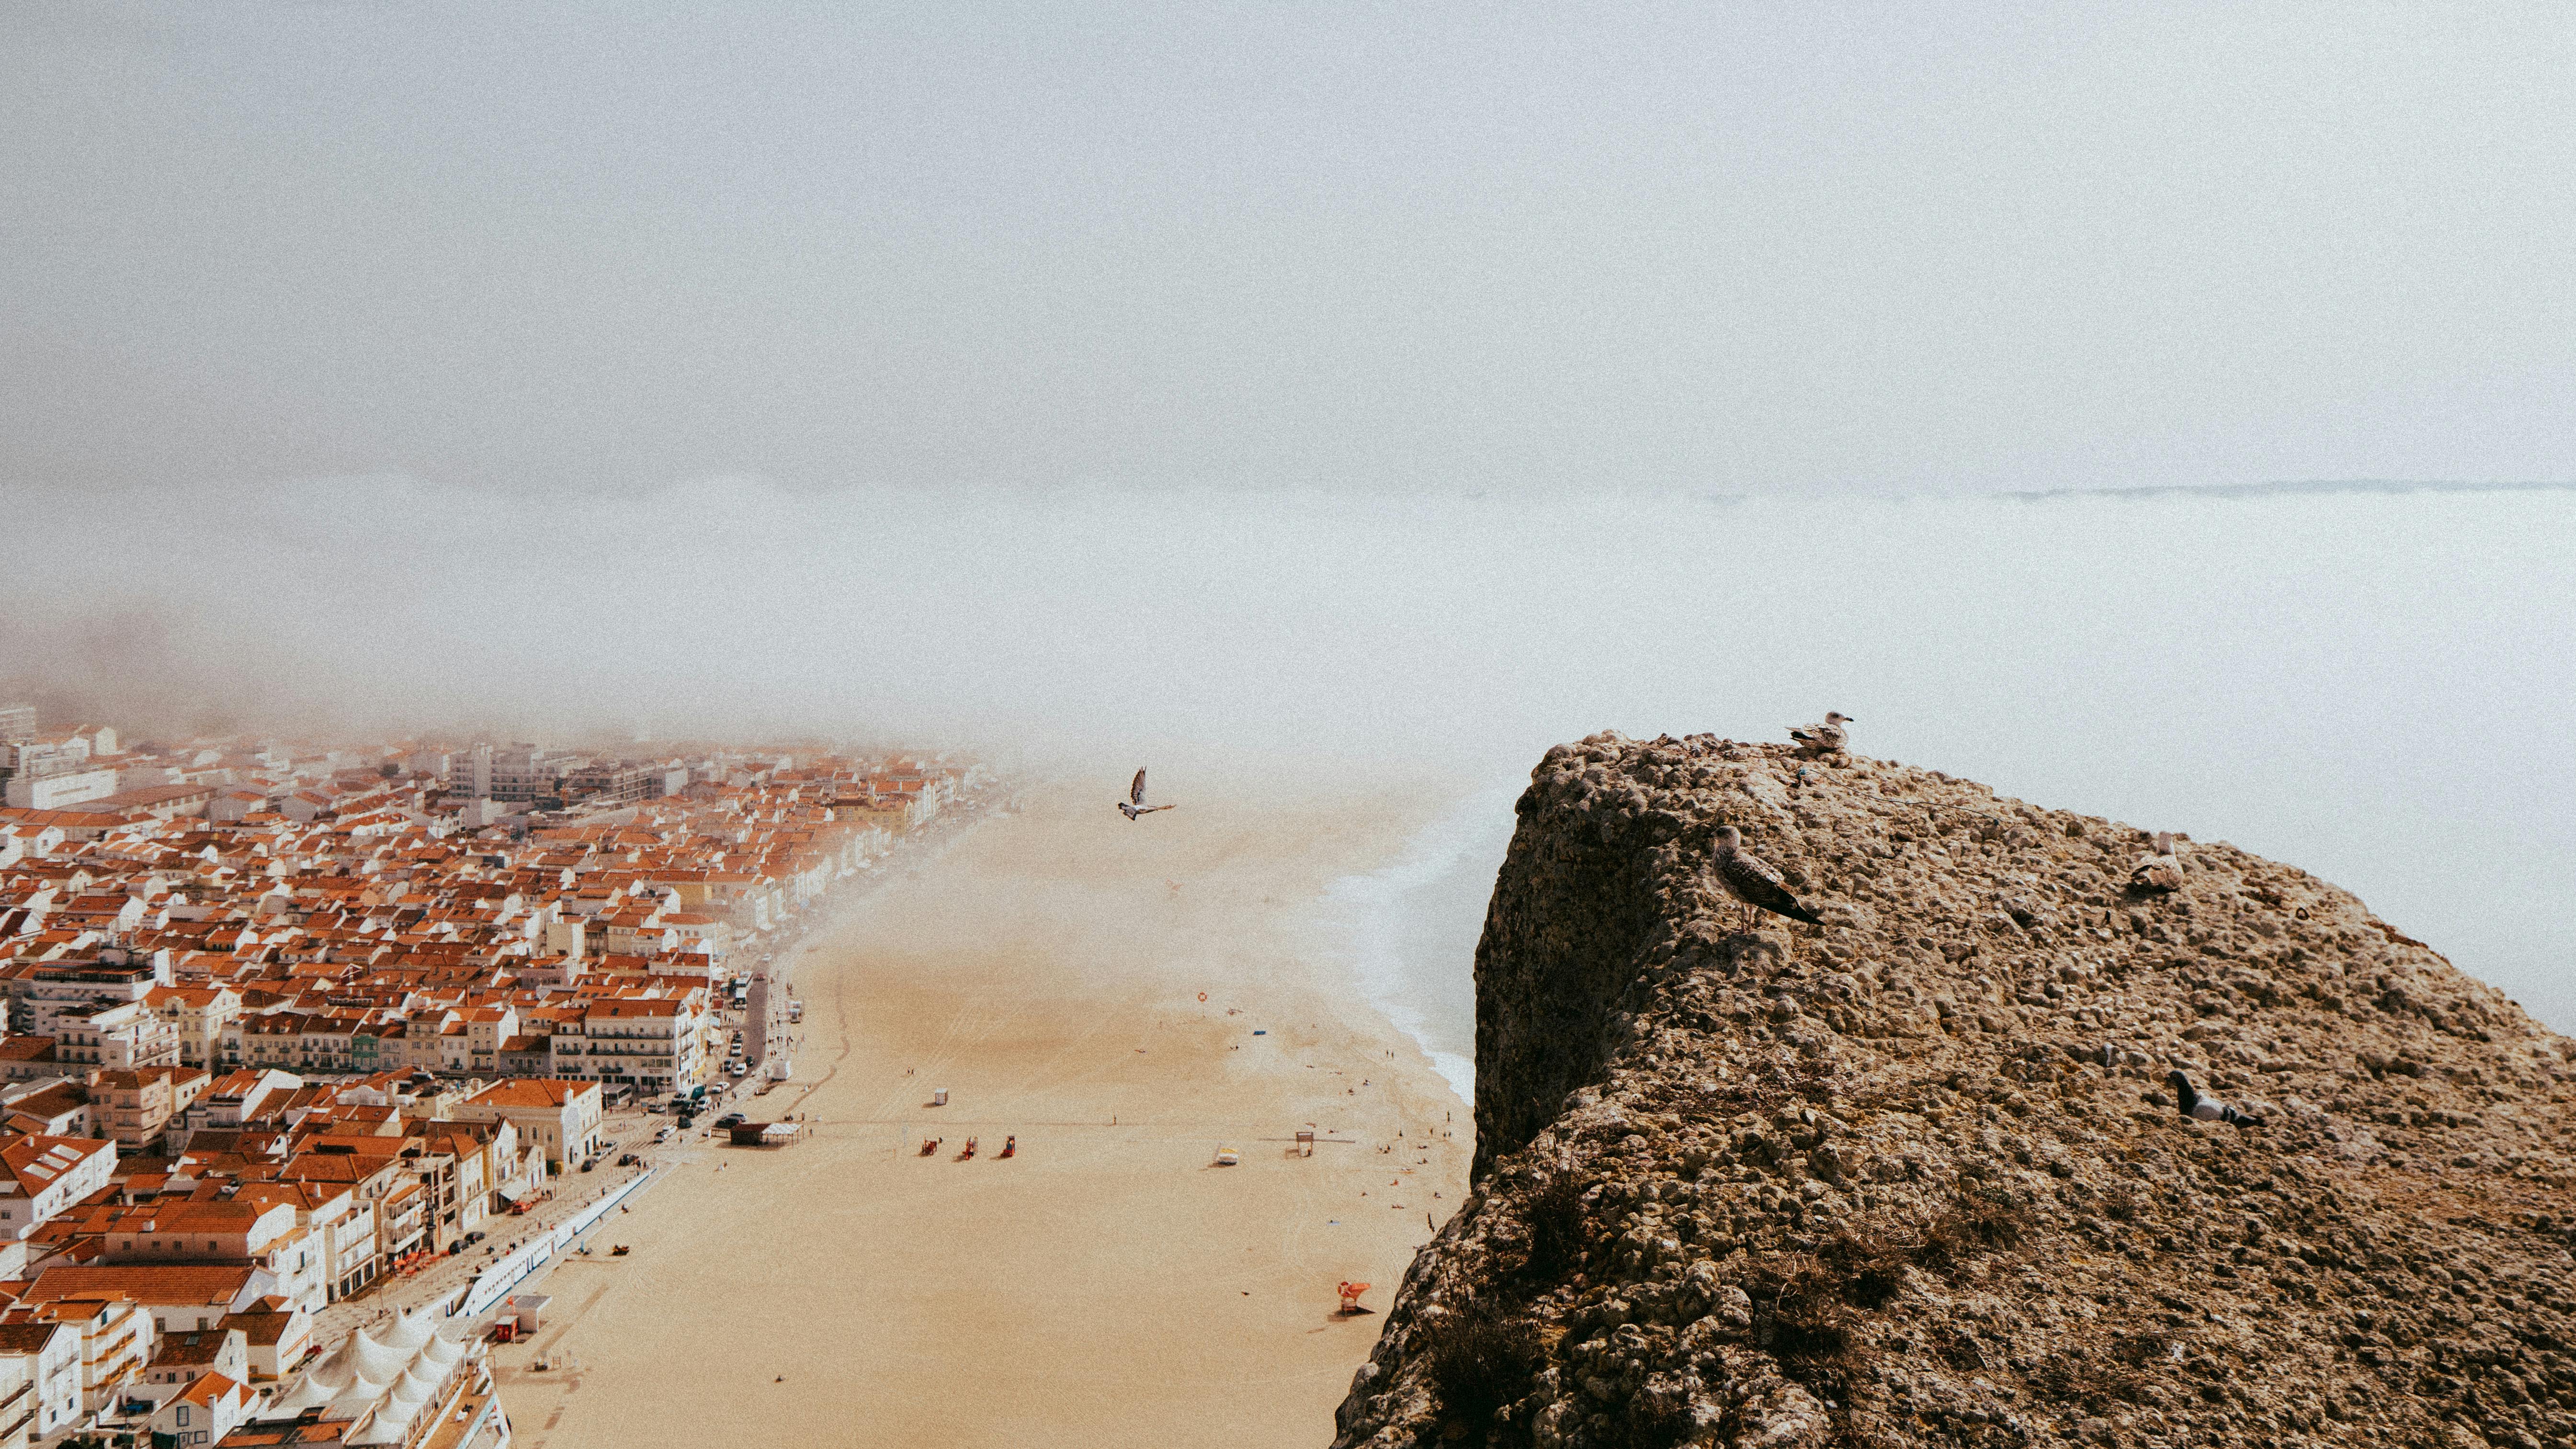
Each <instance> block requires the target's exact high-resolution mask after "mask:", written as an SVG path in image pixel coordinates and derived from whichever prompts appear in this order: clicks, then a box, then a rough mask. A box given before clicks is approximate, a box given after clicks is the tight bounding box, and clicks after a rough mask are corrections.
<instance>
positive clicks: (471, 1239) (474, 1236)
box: [465, 1228, 483, 1243]
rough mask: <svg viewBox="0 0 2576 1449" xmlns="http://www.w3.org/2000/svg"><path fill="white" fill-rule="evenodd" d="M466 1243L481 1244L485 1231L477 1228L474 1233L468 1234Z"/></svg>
mask: <svg viewBox="0 0 2576 1449" xmlns="http://www.w3.org/2000/svg"><path fill="white" fill-rule="evenodd" d="M465 1241H467V1242H468V1243H479V1242H481V1241H483V1230H482V1229H481V1228H476V1229H475V1230H474V1231H472V1232H470V1233H467V1234H466V1235H465Z"/></svg>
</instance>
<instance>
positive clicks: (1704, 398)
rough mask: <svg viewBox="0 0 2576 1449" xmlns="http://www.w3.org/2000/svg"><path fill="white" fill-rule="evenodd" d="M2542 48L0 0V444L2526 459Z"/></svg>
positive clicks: (1352, 457)
mask: <svg viewBox="0 0 2576 1449" xmlns="http://www.w3.org/2000/svg"><path fill="white" fill-rule="evenodd" d="M2571 37H2576V22H2571V21H2570V20H2569V18H2568V15H2567V12H2566V10H2565V9H2564V8H2563V7H2557V6H2547V7H2542V6H2533V7H2519V6H2510V5H2479V6H2448V5H2380V4H2347V5H2308V6H2297V7H2265V6H2256V5H2245V4H2238V3H2228V4H2221V5H2211V6H2191V5H2182V4H2157V5H2124V6H2100V7H2085V6H2074V5H2045V6H2043V5H2030V6H2006V5H1968V4H1959V5H1942V6H1929V7H1926V6H1898V5H1886V6H1859V5H1804V4H1800V5H1772V6H1759V7H1728V6H1713V5H1693V6H1687V7H1685V6H1674V7H1669V8H1662V9H1648V8H1618V7H1608V6H1582V7H1538V6H1532V7H1523V8H1517V9H1510V8H1505V7H1498V6H1472V7H1468V6H1455V7H1450V6H1422V5H1387V6H1352V5H1298V6H1282V5H1263V6H1240V7H1232V8H1223V7H1213V8H1211V7H1137V6H1113V5H1082V6H1065V5H1050V6H1027V7H1018V6H1009V5H1000V4H993V5H978V6H920V5H904V6H886V7H868V6H861V5H852V4H829V5H819V4H818V5H812V6H787V5H749V4H737V5H725V6H707V5H692V6H686V7H676V6H675V7H661V8H656V7H647V6H639V5H625V4H621V5H615V6H599V7H582V8H574V7H566V6H558V5H530V4H527V3H523V0H513V3H508V4H490V5H474V4H451V3H391V0H387V3H351V4H322V3H301V4H284V3H272V4H227V3H216V0H191V3H188V4H184V5H166V6H120V5H86V4H76V3H61V0H14V3H7V4H0V135H5V136H6V137H7V140H6V143H5V144H0V410H5V411H0V479H15V480H17V481H18V482H20V483H22V484H40V485H41V484H73V485H94V484H101V483H157V484H188V483H194V482H197V481H200V480H206V479H229V480H245V481H267V480H274V479H278V478H281V477H294V476H317V475H343V476H345V475H350V474H401V475H407V476H410V477H414V478H419V479H423V480H426V481H428V482H430V483H433V484H437V485H442V486H445V485H465V486H470V487H478V488H510V489H517V488H523V487H532V486H568V487H577V488H580V489H583V490H586V491H607V492H615V491H621V490H625V489H629V488H648V489H649V488H657V487H660V486H663V485H667V484H670V483H673V482H677V481H686V480H690V479H695V478H703V477H707V476H710V475H718V474H726V475H743V476H752V477H760V478H765V479H769V480H772V481H774V482H775V483H777V484H779V485H781V486H784V487H786V488H789V489H791V490H804V489H811V488H815V487H818V486H829V485H839V484H861V485H884V484H900V485H905V486H917V487H931V488H939V487H947V486H952V485H960V484H979V485H989V484H996V483H1010V484H1021V485H1054V484H1063V483H1084V484H1093V485H1101V484H1106V485H1113V486H1119V487H1148V488H1154V487H1166V486H1171V485H1174V484H1193V485H1214V486H1222V487H1277V486H1300V487H1312V486H1324V487H1332V488H1370V489H1374V488H1381V487H1398V486H1420V485H1433V486H1437V487H1441V488H1458V487H1466V488H1476V487H1492V488H1507V489H1508V488H1524V487H1546V486H1553V485H1560V484H1569V483H1572V484H1582V485H1586V486H1600V485H1604V484H1611V485H1630V484H1650V485H1656V486H1681V487H1686V488H1691V489H1699V488H1708V489H1714V490H1718V491H1762V490H1772V489H1784V490H1800V489H1869V490H1885V489H1897V490H1914V489H1926V488H1934V489H1947V488H1986V487H2044V486H2060V485H2067V484H2074V485H2079V486H2082V485H2094V486H2099V485H2118V484H2137V483H2175V482H2182V483H2195V482H2243V481H2250V480H2260V479H2271V478H2315V477H2434V478H2468V479H2488V478H2527V479H2564V478H2568V477H2571V476H2576V426H2571V424H2576V402H2571V400H2576V268H2571V267H2569V266H2568V265H2567V260H2568V256H2569V239H2570V238H2571V237H2576V187H2571V186H2570V185H2569V184H2568V178H2569V177H2570V176H2571V175H2576V124H2571V123H2570V117H2571V116H2576V43H2572V42H2571Z"/></svg>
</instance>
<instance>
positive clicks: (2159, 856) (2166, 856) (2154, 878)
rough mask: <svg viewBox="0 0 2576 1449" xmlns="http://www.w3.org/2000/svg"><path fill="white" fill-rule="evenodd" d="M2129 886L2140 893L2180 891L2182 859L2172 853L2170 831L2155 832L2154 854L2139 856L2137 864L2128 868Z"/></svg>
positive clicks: (2172, 843)
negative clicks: (2140, 891)
mask: <svg viewBox="0 0 2576 1449" xmlns="http://www.w3.org/2000/svg"><path fill="white" fill-rule="evenodd" d="M2129 886H2130V888H2131V889H2132V890H2142V891H2178V890H2181V889H2182V858H2181V857H2180V856H2179V855H2177V854H2176V853H2175V851H2174V838H2173V832H2172V831H2169V830H2166V831H2159V832H2157V834H2156V848H2155V853H2154V854H2152V855H2142V856H2139V857H2138V863H2137V864H2136V865H2133V866H2130V867H2129Z"/></svg>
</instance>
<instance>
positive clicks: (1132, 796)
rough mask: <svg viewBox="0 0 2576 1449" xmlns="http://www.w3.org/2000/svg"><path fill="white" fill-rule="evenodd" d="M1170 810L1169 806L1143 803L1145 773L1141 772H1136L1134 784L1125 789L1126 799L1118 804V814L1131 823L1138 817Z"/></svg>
mask: <svg viewBox="0 0 2576 1449" xmlns="http://www.w3.org/2000/svg"><path fill="white" fill-rule="evenodd" d="M1171 808H1172V807H1171V806H1169V805H1148V804H1146V803H1145V772H1144V771H1143V770H1138V771H1137V772H1136V779H1135V781H1134V783H1132V784H1130V785H1129V786H1128V787H1127V798H1126V799H1124V800H1121V801H1119V802H1118V813H1119V814H1121V815H1124V816H1126V817H1127V819H1128V820H1129V821H1130V822H1131V823H1132V822H1133V821H1134V820H1135V819H1136V817H1137V816H1139V815H1151V814H1153V813H1154V812H1155V811H1157V810H1169V809H1171Z"/></svg>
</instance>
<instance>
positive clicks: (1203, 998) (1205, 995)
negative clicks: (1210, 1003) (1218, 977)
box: [1199, 991, 1207, 1001]
mask: <svg viewBox="0 0 2576 1449" xmlns="http://www.w3.org/2000/svg"><path fill="white" fill-rule="evenodd" d="M1199 1000H1201V1001H1205V1000H1207V993H1206V992H1204V991H1202V992H1200V993H1199Z"/></svg>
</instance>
